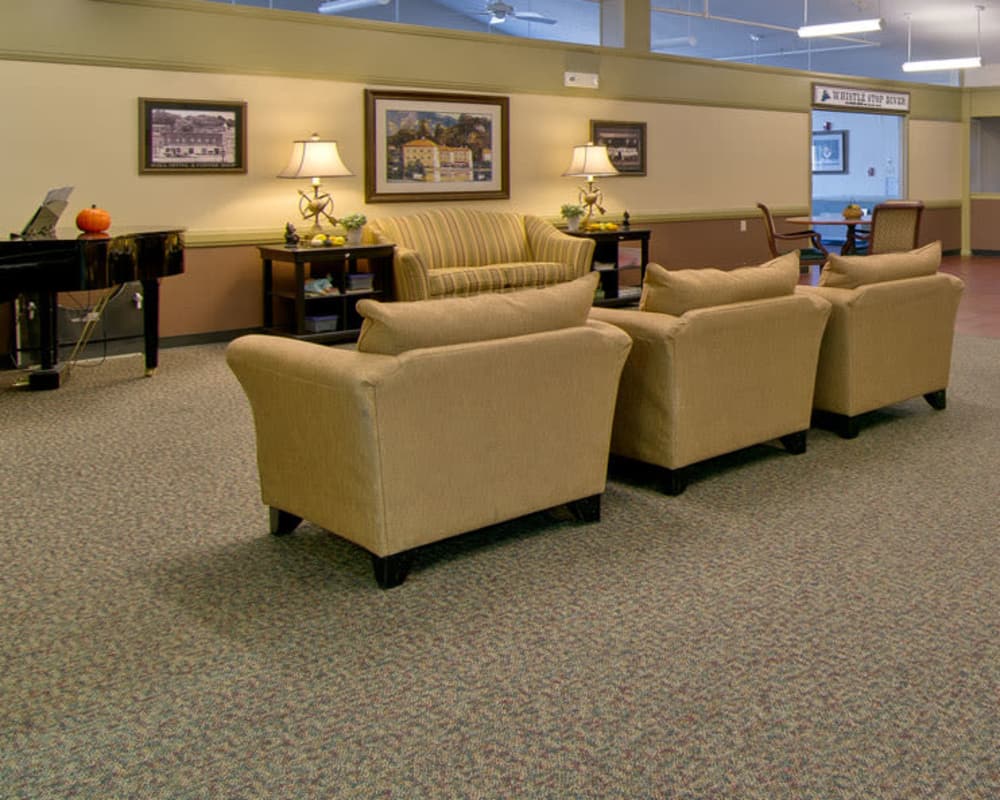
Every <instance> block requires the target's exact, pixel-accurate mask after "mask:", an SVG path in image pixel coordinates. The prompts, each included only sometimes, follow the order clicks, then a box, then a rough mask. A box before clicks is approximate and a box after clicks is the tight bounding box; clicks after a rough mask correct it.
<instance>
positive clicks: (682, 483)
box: [660, 467, 687, 497]
mask: <svg viewBox="0 0 1000 800" xmlns="http://www.w3.org/2000/svg"><path fill="white" fill-rule="evenodd" d="M686 488H687V476H686V475H685V473H684V472H683V470H680V469H669V468H668V467H661V468H660V490H661V491H662V492H663V493H664V494H669V495H670V496H671V497H676V496H677V495H679V494H682V493H683V492H684V490H685V489H686Z"/></svg>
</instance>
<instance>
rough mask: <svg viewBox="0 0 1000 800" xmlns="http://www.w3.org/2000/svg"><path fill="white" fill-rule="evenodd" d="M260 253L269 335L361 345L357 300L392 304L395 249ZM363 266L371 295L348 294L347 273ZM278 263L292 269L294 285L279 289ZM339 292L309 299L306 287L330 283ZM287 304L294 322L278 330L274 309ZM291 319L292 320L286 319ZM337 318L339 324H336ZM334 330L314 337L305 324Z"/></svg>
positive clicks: (275, 248)
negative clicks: (325, 279) (321, 281)
mask: <svg viewBox="0 0 1000 800" xmlns="http://www.w3.org/2000/svg"><path fill="white" fill-rule="evenodd" d="M258 250H260V257H261V268H262V271H263V284H264V320H263V321H264V330H265V332H267V333H278V334H284V335H288V336H294V337H296V338H298V339H304V340H306V341H310V342H318V343H331V342H339V341H351V340H353V339H356V338H357V336H358V332H359V331H360V330H361V317H360V315H359V314H358V313H357V310H356V308H355V306H356V304H357V302H358V300H361V299H363V298H365V297H372V298H375V299H378V300H392V298H393V292H392V258H393V253H394V252H395V246H394V245H391V244H377V245H356V246H350V245H347V246H343V247H302V246H295V247H288V246H280V245H263V246H260V247H259V248H258ZM358 261H367V262H368V270H369V271H370V272H371V275H372V288H371V289H349V288H348V278H347V276H348V273H350V272H352V268H353V271H356V268H357V263H358ZM275 262H279V263H289V264H291V265H292V266H293V269H292V275H291V283H289V282H288V280H287V277H288V276H285V278H286V279H285V280H283V281H280V285H281V288H276V286H277V285H278V283H279V282H278V281H276V280H275V268H274V264H275ZM327 275H329V277H330V281H331V283H332V285H333V288H334V289H335V291H332V292H330V293H329V294H307V293H306V288H305V286H306V281H307V280H309V279H310V278H314V277H317V278H318V277H326V276H327ZM279 301H284V302H285V303H286V304H289V305H290V306H291V321H290V323H289V324H286V325H284V326H278V325H276V324H275V313H274V312H275V305H276V303H277V302H279ZM286 316H287V315H286ZM334 318H335V319H334ZM307 319H314V320H319V321H322V322H323V323H324V324H329V325H330V329H328V330H319V331H310V330H308V327H307V323H306V320H307Z"/></svg>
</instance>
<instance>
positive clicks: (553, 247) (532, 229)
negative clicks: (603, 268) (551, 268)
mask: <svg viewBox="0 0 1000 800" xmlns="http://www.w3.org/2000/svg"><path fill="white" fill-rule="evenodd" d="M524 229H525V233H526V234H527V236H528V248H529V250H530V251H531V257H532V259H533V260H535V261H552V262H556V263H559V264H568V265H569V266H570V267H571V269H572V270H573V272H572V277H574V278H579V277H580V276H581V275H586V274H587V273H588V272H590V268H591V264H592V263H593V260H594V248H595V247H596V246H597V245H596V244H595V243H594V241H593V239H588V238H586V237H583V236H570V235H569V234H566V233H563V232H562V231H560V230H559V229H558V228H556V227H555V226H554V225H552V224H550V223H548V222H546V221H545V220H543V219H542V218H541V217H535V216H532V215H530V214H526V215H525V217H524Z"/></svg>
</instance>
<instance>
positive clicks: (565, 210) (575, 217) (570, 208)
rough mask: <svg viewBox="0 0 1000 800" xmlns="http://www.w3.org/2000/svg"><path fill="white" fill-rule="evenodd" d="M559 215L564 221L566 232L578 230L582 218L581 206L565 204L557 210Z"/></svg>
mask: <svg viewBox="0 0 1000 800" xmlns="http://www.w3.org/2000/svg"><path fill="white" fill-rule="evenodd" d="M559 214H560V215H561V216H562V218H563V219H565V220H566V228H567V230H571V231H576V230H579V229H580V217H582V216H583V206H581V205H577V204H576V203H566V204H564V205H563V206H562V208H560V209H559Z"/></svg>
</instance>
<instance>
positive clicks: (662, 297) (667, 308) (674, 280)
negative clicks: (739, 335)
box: [639, 250, 799, 317]
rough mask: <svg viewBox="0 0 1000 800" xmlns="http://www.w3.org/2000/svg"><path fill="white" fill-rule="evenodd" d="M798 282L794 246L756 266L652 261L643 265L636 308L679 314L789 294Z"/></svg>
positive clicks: (797, 264) (797, 261)
mask: <svg viewBox="0 0 1000 800" xmlns="http://www.w3.org/2000/svg"><path fill="white" fill-rule="evenodd" d="M798 282H799V254H798V251H796V250H793V251H792V252H790V253H786V254H785V255H783V256H779V257H778V258H775V259H772V260H771V261H767V262H765V263H763V264H760V265H759V266H756V267H739V268H737V269H730V270H723V269H715V268H714V267H706V268H704V269H678V270H668V269H665V268H664V267H661V266H660V265H659V264H655V263H651V264H648V265H647V266H646V279H645V281H643V287H642V298H641V299H640V301H639V308H640V310H642V311H655V312H657V313H660V314H671V315H673V316H675V317H679V316H680V315H681V314H683V313H684V312H685V311H691V310H692V309H695V308H707V307H708V306H721V305H726V304H727V303H741V302H744V301H746V300H760V299H763V298H765V297H780V296H782V295H786V294H792V292H794V291H795V285H796V284H797V283H798Z"/></svg>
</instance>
